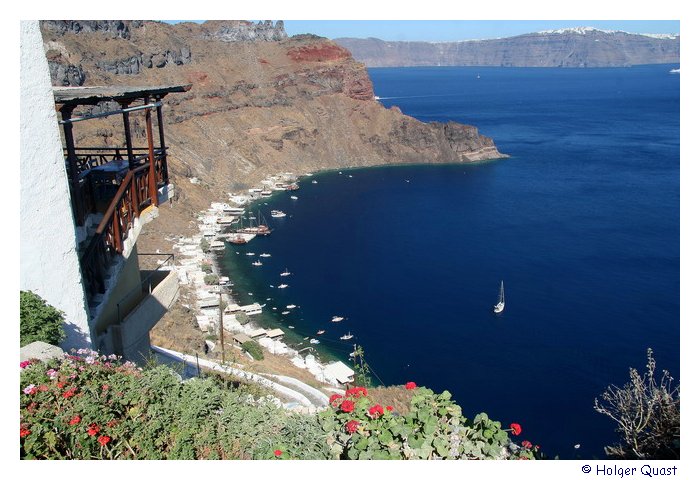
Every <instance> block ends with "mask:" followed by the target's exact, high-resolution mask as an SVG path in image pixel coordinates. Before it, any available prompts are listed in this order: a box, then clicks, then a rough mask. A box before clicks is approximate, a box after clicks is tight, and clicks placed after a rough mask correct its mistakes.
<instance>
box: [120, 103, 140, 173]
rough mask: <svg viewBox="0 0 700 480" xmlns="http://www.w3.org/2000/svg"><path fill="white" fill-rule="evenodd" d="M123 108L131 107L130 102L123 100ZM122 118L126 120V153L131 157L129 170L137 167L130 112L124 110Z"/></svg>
mask: <svg viewBox="0 0 700 480" xmlns="http://www.w3.org/2000/svg"><path fill="white" fill-rule="evenodd" d="M119 105H121V107H122V109H124V108H128V107H129V102H122V103H120V104H119ZM122 120H123V121H124V137H125V138H126V154H127V157H128V158H129V170H133V169H134V168H136V165H134V162H135V160H134V145H133V143H132V142H131V123H130V122H129V112H122Z"/></svg>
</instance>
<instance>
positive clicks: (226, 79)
mask: <svg viewBox="0 0 700 480" xmlns="http://www.w3.org/2000/svg"><path fill="white" fill-rule="evenodd" d="M126 27H128V28H126ZM42 31H43V35H44V43H45V48H46V50H47V56H48V57H49V58H50V59H51V62H52V64H53V65H54V67H53V68H52V73H53V74H54V78H53V81H54V83H55V84H56V85H64V84H67V83H69V84H78V83H80V82H81V81H82V84H84V85H102V84H122V85H163V84H173V83H192V88H191V90H190V91H189V92H188V93H186V94H178V95H176V94H173V95H169V96H168V97H166V98H165V103H166V106H165V108H164V115H165V124H166V142H167V146H168V147H169V162H170V172H171V175H172V177H173V180H174V183H175V184H176V187H177V192H178V195H179V201H180V202H181V203H182V204H183V205H182V207H184V208H182V209H183V210H184V211H187V212H195V211H197V210H200V209H202V208H205V207H206V206H208V204H209V203H210V202H211V201H215V200H225V199H226V198H227V197H226V193H227V192H232V191H235V190H240V189H242V188H244V187H245V188H247V187H249V186H252V185H253V184H255V183H257V182H258V181H260V180H262V179H264V178H265V177H266V176H268V175H271V174H275V173H278V172H280V171H291V172H296V173H304V172H312V171H315V170H322V169H333V168H349V167H359V166H371V165H380V164H394V163H446V162H461V161H473V160H481V159H486V158H497V157H500V156H502V155H501V154H500V153H499V152H498V151H497V150H496V147H495V146H494V144H493V141H492V140H491V139H489V138H486V137H483V136H481V135H479V134H478V132H477V130H476V128H474V127H469V126H466V125H459V124H456V123H448V124H437V123H431V124H426V123H422V122H419V121H418V120H416V119H413V118H411V117H408V116H405V115H403V114H402V113H401V112H400V111H399V110H398V109H396V108H392V109H386V108H384V107H383V106H382V105H381V104H380V103H378V102H377V101H376V100H375V99H374V92H373V88H372V83H371V81H370V79H369V77H368V75H367V71H366V69H365V67H364V66H363V65H362V64H360V63H358V62H356V61H354V60H353V58H352V56H351V55H350V53H349V51H348V50H346V49H345V48H343V47H340V46H338V45H336V44H335V43H333V42H331V41H329V40H327V39H323V38H319V37H315V36H311V35H305V36H296V37H292V38H286V35H284V32H283V29H281V24H280V23H279V22H278V23H277V24H272V23H271V22H269V23H265V24H252V23H250V22H220V21H217V22H205V23H204V24H201V25H198V24H193V23H182V24H177V25H168V24H163V23H159V22H148V21H145V22H128V23H127V22H123V23H122V22H96V23H94V24H90V25H89V26H87V27H83V26H81V24H80V22H62V23H59V22H49V23H44V25H43V28H42ZM115 121H116V120H115ZM115 126H116V127H117V128H115V129H114V132H112V131H110V130H109V126H108V125H105V126H104V128H102V129H101V130H100V133H99V135H100V136H99V137H97V138H93V141H92V142H90V143H91V144H95V143H99V145H120V144H123V142H124V140H123V139H122V138H120V135H121V133H119V132H120V130H119V128H118V125H117V124H115ZM142 128H143V127H142V126H140V125H138V124H136V125H134V130H136V136H137V137H138V136H139V131H140V129H142ZM77 134H78V136H79V137H80V136H81V135H82V137H80V138H84V137H86V136H87V137H89V136H92V135H94V133H91V132H83V133H81V132H78V133H77ZM192 177H197V178H198V179H199V180H200V182H199V183H197V184H193V183H191V182H190V181H188V179H189V178H192ZM174 210H175V209H174Z"/></svg>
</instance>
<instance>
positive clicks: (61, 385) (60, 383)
mask: <svg viewBox="0 0 700 480" xmlns="http://www.w3.org/2000/svg"><path fill="white" fill-rule="evenodd" d="M56 386H57V387H58V388H63V387H65V386H66V384H65V383H63V382H58V383H57V384H56Z"/></svg>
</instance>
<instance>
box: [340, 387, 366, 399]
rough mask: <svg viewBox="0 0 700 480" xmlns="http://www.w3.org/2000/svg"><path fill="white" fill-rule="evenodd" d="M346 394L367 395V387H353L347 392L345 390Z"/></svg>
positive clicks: (349, 395)
mask: <svg viewBox="0 0 700 480" xmlns="http://www.w3.org/2000/svg"><path fill="white" fill-rule="evenodd" d="M345 396H348V397H356V398H357V397H366V396H367V389H366V388H365V387H355V388H351V389H350V390H348V391H347V392H345Z"/></svg>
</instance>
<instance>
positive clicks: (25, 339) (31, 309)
mask: <svg viewBox="0 0 700 480" xmlns="http://www.w3.org/2000/svg"><path fill="white" fill-rule="evenodd" d="M63 320H64V314H63V312H61V311H60V310H57V309H56V308H54V307H52V306H51V305H49V304H48V303H46V301H45V300H44V299H43V298H41V297H40V296H39V295H37V294H36V293H34V292H26V291H20V292H19V343H20V346H21V347H23V346H25V345H27V344H28V343H32V342H46V343H50V344H52V345H58V344H59V343H60V342H61V340H63V339H64V338H65V336H66V334H65V332H64V331H63Z"/></svg>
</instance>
